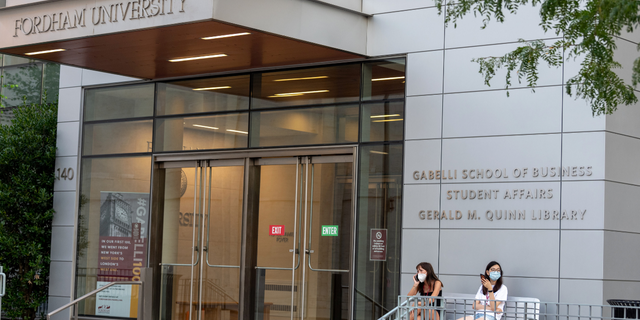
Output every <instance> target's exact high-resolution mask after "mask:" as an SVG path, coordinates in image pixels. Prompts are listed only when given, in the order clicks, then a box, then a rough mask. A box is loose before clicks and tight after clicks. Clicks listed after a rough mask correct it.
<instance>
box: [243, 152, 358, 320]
mask: <svg viewBox="0 0 640 320" xmlns="http://www.w3.org/2000/svg"><path fill="white" fill-rule="evenodd" d="M258 164H259V166H260V183H259V185H260V194H259V207H258V237H257V241H258V243H257V265H256V272H257V275H256V289H255V291H256V304H255V305H256V309H255V319H259V320H263V319H310V320H312V319H334V320H337V319H348V318H349V312H350V310H349V305H350V303H349V301H350V300H351V297H350V294H351V290H350V289H349V288H350V287H351V285H350V281H351V280H350V279H351V274H350V270H351V261H352V258H351V252H352V250H351V248H353V231H352V229H353V224H352V223H353V222H352V221H353V199H352V197H353V185H352V181H353V159H352V156H322V157H297V158H286V159H261V160H260V161H259V162H258Z"/></svg>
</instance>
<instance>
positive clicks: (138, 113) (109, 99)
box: [84, 83, 155, 121]
mask: <svg viewBox="0 0 640 320" xmlns="http://www.w3.org/2000/svg"><path fill="white" fill-rule="evenodd" d="M154 88H155V86H154V84H152V83H150V84H142V85H133V86H122V87H110V88H100V89H91V90H87V91H86V92H85V95H86V98H85V99H86V100H85V107H84V120H85V121H96V120H108V119H128V118H140V117H150V116H153V91H154Z"/></svg>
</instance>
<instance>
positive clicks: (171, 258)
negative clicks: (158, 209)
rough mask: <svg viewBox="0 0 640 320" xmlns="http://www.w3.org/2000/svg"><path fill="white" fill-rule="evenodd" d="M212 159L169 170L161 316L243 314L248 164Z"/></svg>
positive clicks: (191, 318)
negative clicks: (244, 205)
mask: <svg viewBox="0 0 640 320" xmlns="http://www.w3.org/2000/svg"><path fill="white" fill-rule="evenodd" d="M208 163H209V162H208V161H197V162H194V165H193V166H192V167H187V166H184V167H177V168H167V169H165V172H164V201H163V210H164V212H163V235H162V262H161V265H162V283H161V294H160V295H161V301H160V319H172V320H173V319H175V320H178V319H179V320H205V319H222V318H221V317H223V318H225V319H234V316H235V318H237V314H238V300H239V299H238V297H239V281H240V279H239V278H240V276H239V270H240V241H241V221H242V203H243V181H244V180H243V175H244V169H243V166H221V167H216V166H213V167H210V166H209V164H208ZM211 163H212V165H215V162H211Z"/></svg>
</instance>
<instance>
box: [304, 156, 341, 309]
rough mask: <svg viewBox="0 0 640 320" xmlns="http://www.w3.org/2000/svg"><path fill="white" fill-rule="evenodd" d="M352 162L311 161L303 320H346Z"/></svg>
mask: <svg viewBox="0 0 640 320" xmlns="http://www.w3.org/2000/svg"><path fill="white" fill-rule="evenodd" d="M351 181H352V163H322V164H314V163H312V164H311V172H310V183H309V185H310V188H311V189H310V190H309V201H308V212H309V213H308V218H307V221H308V223H307V225H306V230H307V233H308V234H307V236H306V238H307V245H306V248H305V252H306V253H307V264H306V267H307V270H305V275H306V276H305V285H304V287H305V295H306V299H305V300H306V305H305V316H304V319H310V320H311V319H313V320H315V319H348V318H349V314H348V305H349V303H348V301H349V290H347V288H349V269H350V252H351V241H352V236H351V235H352V231H351V230H352V225H351V219H352V208H353V205H352V191H353V190H352V186H351Z"/></svg>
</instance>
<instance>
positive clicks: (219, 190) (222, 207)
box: [199, 166, 244, 319]
mask: <svg viewBox="0 0 640 320" xmlns="http://www.w3.org/2000/svg"><path fill="white" fill-rule="evenodd" d="M243 177H244V167H242V166H234V167H226V166H224V167H210V168H209V177H208V180H209V181H210V183H209V187H208V190H207V191H208V196H207V200H208V201H207V202H208V203H206V205H207V206H206V215H205V221H206V226H205V228H206V230H203V231H204V237H203V241H204V243H203V249H204V252H203V255H204V259H203V260H204V261H203V262H204V263H203V265H202V266H203V270H202V276H201V283H200V287H201V292H200V295H199V299H200V303H201V306H200V309H201V310H204V311H205V312H204V317H203V318H202V319H237V317H238V301H239V298H240V287H239V283H240V252H241V238H242V202H243V191H244V190H243Z"/></svg>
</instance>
